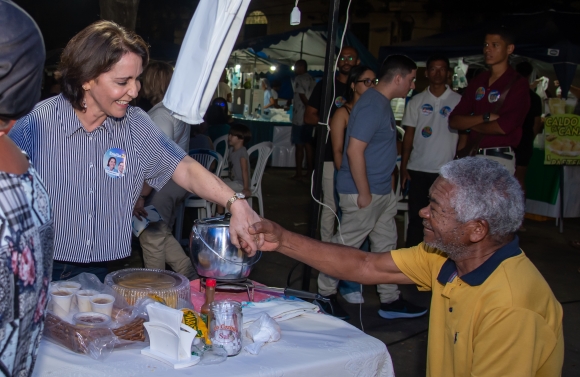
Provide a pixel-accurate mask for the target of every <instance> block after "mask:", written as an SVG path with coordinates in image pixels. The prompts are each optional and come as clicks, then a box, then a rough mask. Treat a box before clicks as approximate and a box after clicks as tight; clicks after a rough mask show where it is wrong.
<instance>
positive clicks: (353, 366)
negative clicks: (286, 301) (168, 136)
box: [33, 314, 394, 377]
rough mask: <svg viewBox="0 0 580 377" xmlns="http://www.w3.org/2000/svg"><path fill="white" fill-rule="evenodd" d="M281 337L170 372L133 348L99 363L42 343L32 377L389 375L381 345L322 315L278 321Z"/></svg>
mask: <svg viewBox="0 0 580 377" xmlns="http://www.w3.org/2000/svg"><path fill="white" fill-rule="evenodd" d="M280 328H281V329H282V338H281V339H280V340H279V341H278V342H275V343H269V344H266V345H265V346H264V347H262V350H261V351H260V354H259V355H256V356H253V355H250V354H248V353H247V352H246V351H244V350H242V352H241V353H240V354H239V355H238V356H235V357H230V358H228V359H227V360H226V361H225V362H223V363H221V364H217V365H207V366H206V365H195V366H193V367H190V368H185V369H179V370H175V369H173V368H172V367H170V366H169V365H167V364H164V363H162V362H159V361H157V360H155V359H152V358H149V357H146V356H142V355H141V354H140V350H138V349H125V350H115V351H113V353H112V354H111V355H110V356H109V357H108V358H107V359H106V360H105V361H104V362H99V361H96V360H93V359H91V358H89V357H88V356H81V355H77V354H75V353H73V352H71V351H68V350H66V349H64V348H62V347H60V346H57V345H55V344H53V343H50V342H47V341H45V340H43V341H42V342H41V343H40V349H39V351H38V358H37V360H36V366H35V368H34V372H33V376H58V377H68V376H78V377H91V376H115V377H122V376H145V375H147V376H170V375H171V376H192V375H196V376H211V377H220V376H223V377H232V376H236V377H238V376H248V377H258V376H259V377H262V376H263V377H279V376H280V377H281V376H300V377H306V376H378V377H391V376H394V372H393V365H392V361H391V356H390V355H389V353H388V351H387V348H386V346H385V344H384V343H383V342H381V341H380V340H378V339H376V338H373V337H371V336H369V335H366V334H365V333H363V332H361V331H360V330H358V329H357V328H355V327H353V326H351V325H350V324H348V323H346V322H344V321H341V320H339V319H336V318H334V317H330V316H327V315H323V314H306V315H303V316H300V317H297V318H294V319H290V320H287V321H284V322H280Z"/></svg>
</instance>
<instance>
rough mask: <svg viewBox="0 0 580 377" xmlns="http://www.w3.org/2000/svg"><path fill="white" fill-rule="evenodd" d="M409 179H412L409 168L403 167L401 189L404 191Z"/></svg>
mask: <svg viewBox="0 0 580 377" xmlns="http://www.w3.org/2000/svg"><path fill="white" fill-rule="evenodd" d="M407 181H409V182H410V181H411V175H410V174H409V172H408V171H407V168H401V189H402V191H404V190H405V185H406V184H407Z"/></svg>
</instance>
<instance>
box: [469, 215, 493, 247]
mask: <svg viewBox="0 0 580 377" xmlns="http://www.w3.org/2000/svg"><path fill="white" fill-rule="evenodd" d="M468 232H469V241H471V242H473V243H478V242H481V241H482V240H483V239H484V238H485V237H486V236H487V235H488V233H489V224H488V223H487V221H485V220H472V221H470V222H469V224H468Z"/></svg>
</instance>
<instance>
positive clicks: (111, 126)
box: [10, 21, 263, 280]
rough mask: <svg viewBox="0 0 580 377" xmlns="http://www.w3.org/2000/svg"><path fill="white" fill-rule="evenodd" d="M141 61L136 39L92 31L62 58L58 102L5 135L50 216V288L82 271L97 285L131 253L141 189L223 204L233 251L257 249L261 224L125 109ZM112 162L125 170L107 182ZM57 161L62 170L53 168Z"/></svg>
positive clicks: (96, 27)
mask: <svg viewBox="0 0 580 377" xmlns="http://www.w3.org/2000/svg"><path fill="white" fill-rule="evenodd" d="M148 59H149V52H148V49H147V45H146V43H145V42H144V41H143V39H141V37H139V36H138V35H136V34H135V33H133V32H131V31H128V30H126V29H124V28H122V27H120V26H118V25H117V24H115V23H112V22H109V21H98V22H95V23H94V24H92V25H90V26H88V27H87V28H85V29H84V30H82V31H81V32H80V33H79V34H77V35H76V36H74V37H73V38H72V39H71V40H70V42H69V43H68V44H67V46H66V48H65V49H64V51H63V53H62V56H61V62H60V65H59V71H60V73H61V75H62V78H61V87H62V88H63V92H62V94H60V95H58V96H56V97H52V98H50V99H47V100H45V101H43V102H41V103H39V104H38V105H37V106H36V107H35V108H34V110H33V111H32V112H30V113H29V114H28V115H26V116H25V117H23V118H22V119H20V120H19V121H18V122H17V123H16V125H15V126H14V128H13V129H12V131H11V132H10V137H11V138H12V139H13V140H14V142H15V143H16V144H17V145H18V146H19V147H20V148H22V149H23V150H25V151H26V152H27V153H28V154H29V156H30V158H31V161H32V163H33V165H34V166H35V168H36V169H37V170H38V172H39V174H40V175H41V177H42V179H43V180H44V182H45V183H46V186H47V189H48V193H49V195H50V198H51V201H52V204H53V207H54V224H55V245H54V246H55V255H54V260H55V262H54V269H53V280H59V279H68V278H70V277H73V276H75V275H76V274H78V273H80V272H92V273H94V274H96V275H97V276H99V277H100V278H101V279H102V278H103V277H104V276H105V275H106V273H107V266H106V262H107V261H110V260H115V259H120V258H125V257H127V256H129V255H130V254H131V218H132V211H133V207H134V205H135V203H136V201H137V199H138V198H139V196H140V195H141V188H142V187H143V183H144V182H146V183H147V184H148V185H149V186H151V187H153V188H154V189H156V190H159V189H161V188H162V187H163V186H164V185H165V184H166V183H167V182H168V181H169V180H170V179H173V180H174V181H175V182H176V183H177V184H178V185H180V186H182V187H183V188H185V189H186V190H188V191H189V192H195V193H196V194H197V195H198V196H200V197H203V198H204V199H207V200H209V201H212V202H216V203H218V204H220V205H225V204H226V203H227V202H228V201H229V200H231V201H232V203H233V204H232V205H231V212H232V219H231V225H230V233H231V236H232V237H231V239H232V242H234V243H235V244H239V239H244V240H245V241H246V242H248V244H249V245H251V246H250V247H249V249H252V250H249V249H248V251H255V250H256V249H257V248H258V247H259V245H260V244H261V242H263V241H262V239H261V238H254V237H251V236H250V235H249V233H248V228H249V226H250V225H251V224H253V223H255V222H256V221H258V220H259V217H258V215H257V214H256V213H255V212H254V211H253V210H252V209H251V208H250V206H249V205H248V204H247V202H246V201H245V200H237V201H236V199H237V197H236V196H235V195H234V192H233V191H232V190H231V189H230V188H228V187H227V186H226V185H225V184H224V183H223V182H222V181H221V180H220V179H219V178H217V177H216V176H214V175H213V174H211V173H210V172H208V171H207V170H206V169H205V168H204V167H203V166H201V165H200V164H198V163H197V162H196V161H195V160H193V159H192V158H190V157H189V156H187V154H186V153H185V151H184V150H183V149H181V148H180V147H179V146H178V145H177V144H175V142H173V141H172V140H171V139H169V138H168V137H167V136H166V135H165V134H163V132H161V130H160V129H159V128H158V127H157V126H155V124H153V122H152V121H151V119H150V118H149V116H148V115H147V114H146V113H145V112H144V111H143V110H141V109H139V108H137V107H132V106H130V105H129V103H130V102H131V101H132V100H133V99H134V98H136V97H137V94H138V92H139V89H140V87H141V84H140V82H139V77H140V75H141V73H142V71H143V67H144V66H145V65H147V63H148ZM111 157H114V158H115V163H116V166H118V165H119V164H121V163H122V164H123V169H124V174H106V170H107V169H109V167H108V166H107V165H108V161H109V159H110V158H111ZM55 160H59V161H62V162H63V163H64V164H65V166H69V167H70V169H67V170H63V169H60V168H59V167H58V166H55V165H54V164H52V161H55ZM71 171H72V172H74V174H71ZM234 198H236V199H234ZM111 230H115V231H116V232H115V236H114V237H110V234H111Z"/></svg>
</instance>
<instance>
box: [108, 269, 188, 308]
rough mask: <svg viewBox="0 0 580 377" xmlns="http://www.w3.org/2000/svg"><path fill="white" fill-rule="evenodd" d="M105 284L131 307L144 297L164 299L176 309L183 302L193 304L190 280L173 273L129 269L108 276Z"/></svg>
mask: <svg viewBox="0 0 580 377" xmlns="http://www.w3.org/2000/svg"><path fill="white" fill-rule="evenodd" d="M105 284H106V285H108V286H110V287H112V288H113V289H114V290H115V291H116V292H117V293H119V294H120V295H121V296H123V297H124V298H125V300H126V301H127V303H129V305H135V303H136V302H137V301H138V300H139V299H141V298H143V297H150V298H153V299H163V301H164V302H165V304H167V306H170V307H172V308H174V309H177V308H178V307H179V306H181V305H179V302H180V301H181V300H184V301H185V302H186V303H190V302H191V292H190V288H189V280H188V279H187V278H186V277H185V276H183V275H181V274H178V273H175V272H171V271H165V270H154V269H148V268H127V269H125V270H120V271H115V272H111V273H110V274H108V275H107V276H106V277H105Z"/></svg>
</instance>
